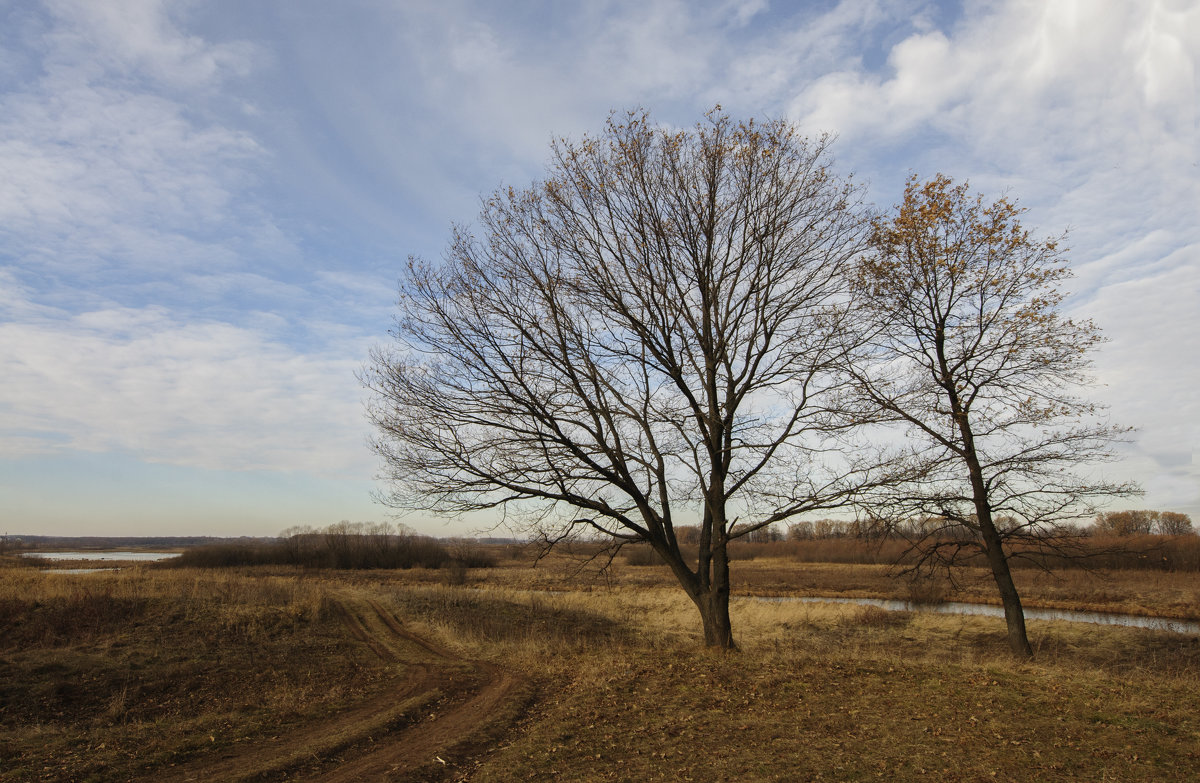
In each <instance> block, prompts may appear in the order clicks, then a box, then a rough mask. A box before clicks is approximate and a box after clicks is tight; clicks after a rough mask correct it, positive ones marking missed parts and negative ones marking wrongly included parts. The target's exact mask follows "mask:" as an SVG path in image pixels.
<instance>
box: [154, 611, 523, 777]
mask: <svg viewBox="0 0 1200 783" xmlns="http://www.w3.org/2000/svg"><path fill="white" fill-rule="evenodd" d="M334 609H335V611H336V612H337V614H338V616H339V617H340V619H341V621H342V622H343V624H344V625H345V626H346V628H347V629H349V631H350V632H351V633H352V634H353V635H354V636H355V637H356V638H357V639H358V640H359V641H361V642H362V643H363V644H364V645H366V646H367V647H368V648H370V649H371V650H372V651H373V652H374V653H375V655H377V656H378V657H379V658H380V660H381V661H383V662H384V663H385V664H386V665H389V666H397V667H401V668H402V669H403V672H404V673H403V676H402V677H400V678H399V680H392V681H391V683H390V685H389V687H388V688H387V689H386V690H385V691H383V692H380V693H378V694H376V695H374V696H371V697H369V698H367V699H365V700H363V701H361V702H359V703H358V704H356V705H354V706H353V707H350V708H348V709H345V710H342V711H340V712H337V713H335V714H332V715H330V716H329V717H328V718H327V719H325V720H319V721H316V722H312V723H307V724H305V725H303V726H301V727H298V728H296V729H295V730H292V731H288V732H286V733H283V734H281V735H278V736H274V737H270V738H268V739H264V740H261V741H257V742H250V743H247V744H245V745H242V746H239V747H232V748H224V749H222V751H221V752H220V753H219V754H216V755H210V756H204V757H201V758H198V759H196V760H194V761H192V762H190V763H187V764H185V765H181V766H179V767H174V768H170V769H167V770H161V771H157V772H156V773H155V774H154V775H153V776H152V777H153V780H154V781H156V783H159V782H160V781H161V782H162V783H172V782H174V781H213V780H221V781H231V782H232V781H251V780H312V781H327V782H328V783H344V782H348V781H365V780H385V779H403V780H448V779H459V778H461V777H463V776H464V775H465V774H466V773H467V771H468V770H469V769H471V768H473V765H474V760H473V757H472V756H473V754H477V753H479V752H480V751H482V750H484V749H485V747H486V746H487V745H488V744H490V743H491V742H493V741H494V740H495V738H496V737H497V736H498V735H499V734H500V733H501V732H503V731H504V730H505V729H506V728H507V727H508V726H509V725H511V723H512V722H513V721H515V719H516V718H517V717H518V716H519V714H520V712H521V711H522V710H523V709H524V707H525V706H526V705H527V704H528V703H529V701H530V700H531V699H532V695H533V691H532V686H531V684H530V683H529V682H528V681H527V680H525V679H523V678H521V677H518V676H516V675H513V674H510V673H508V672H506V671H504V670H502V669H500V668H499V667H497V666H494V665H492V664H488V663H484V662H476V661H467V660H464V659H461V658H458V657H456V656H455V655H453V654H452V653H450V652H448V651H446V650H443V649H441V648H439V647H437V646H435V645H433V644H431V643H430V642H428V641H426V640H424V639H421V638H419V637H417V636H415V635H413V634H412V633H410V632H408V631H407V630H406V629H405V628H404V627H403V625H402V624H401V623H400V621H399V620H398V619H397V618H396V617H395V616H394V615H393V614H392V613H391V612H389V611H388V610H387V609H385V608H384V607H383V606H381V605H380V604H379V603H378V602H376V601H375V600H373V599H370V598H361V597H355V596H350V595H345V594H344V595H341V596H339V597H338V599H337V601H336V603H335V604H334Z"/></svg>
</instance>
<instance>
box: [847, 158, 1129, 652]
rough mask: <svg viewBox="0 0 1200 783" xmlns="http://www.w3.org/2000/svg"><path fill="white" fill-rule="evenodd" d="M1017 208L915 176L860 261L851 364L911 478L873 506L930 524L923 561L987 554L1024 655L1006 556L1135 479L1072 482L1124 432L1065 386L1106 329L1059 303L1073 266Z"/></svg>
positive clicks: (1056, 533)
mask: <svg viewBox="0 0 1200 783" xmlns="http://www.w3.org/2000/svg"><path fill="white" fill-rule="evenodd" d="M1021 212H1022V210H1021V209H1020V208H1018V207H1017V205H1016V204H1014V203H1012V202H1010V201H1008V200H1007V199H1003V198H1002V199H999V200H997V201H994V202H992V203H986V202H985V201H984V200H983V198H982V197H980V196H974V197H972V196H971V195H970V194H969V193H968V190H967V186H966V185H955V184H954V183H952V182H951V181H950V180H949V179H948V178H947V177H944V176H940V175H939V176H937V177H935V178H933V179H932V180H930V181H929V182H927V183H920V182H918V181H917V179H916V178H915V177H914V178H912V179H911V180H910V181H909V183H908V187H907V189H906V190H905V194H904V201H903V203H902V204H901V205H899V207H898V208H897V209H896V212H895V213H894V214H893V215H891V216H890V217H887V218H885V219H880V220H878V221H877V222H876V223H875V226H874V232H873V236H872V246H873V252H872V253H871V254H870V255H869V256H868V257H867V258H866V259H865V261H864V262H863V264H862V265H861V267H860V269H859V274H858V279H857V294H858V297H859V300H860V304H861V313H862V315H863V321H862V328H863V329H864V331H865V335H864V338H865V339H864V341H863V344H864V345H866V346H867V349H866V350H865V351H864V352H863V353H862V354H861V355H859V357H858V361H857V362H856V364H855V366H854V367H853V368H852V369H851V371H852V372H853V374H854V375H855V377H856V379H857V388H856V390H855V391H856V395H857V399H856V401H855V403H854V405H855V406H856V407H857V409H858V415H859V417H860V419H862V420H873V419H877V418H882V419H883V420H886V421H891V422H893V423H895V424H898V425H901V426H903V427H904V428H906V430H907V435H908V438H907V440H906V445H905V446H904V447H901V448H898V451H900V452H901V453H903V454H905V456H906V459H907V461H908V474H907V477H906V479H905V480H903V481H900V482H898V483H896V484H895V485H893V486H890V487H881V488H879V491H877V492H876V493H875V494H874V498H873V500H874V503H873V505H872V506H871V507H870V509H871V511H873V512H874V513H877V514H883V513H886V514H888V515H889V516H891V517H893V518H895V519H911V518H924V519H928V520H931V521H934V522H935V524H933V525H932V527H930V528H926V529H925V531H924V532H923V536H922V538H921V539H920V543H921V544H922V546H921V548H920V549H919V552H920V553H921V554H922V555H923V556H924V557H925V558H926V562H943V563H945V562H954V561H955V560H956V559H957V558H958V556H959V555H961V554H966V553H970V552H980V551H982V553H983V555H984V556H985V558H986V561H987V563H988V566H989V567H990V569H991V572H992V576H993V578H994V579H995V582H996V586H997V589H998V590H999V593H1000V598H1001V601H1002V602H1003V604H1004V611H1005V618H1006V622H1007V626H1008V640H1009V645H1010V646H1011V648H1012V650H1013V652H1014V653H1015V654H1017V655H1021V656H1029V655H1031V654H1032V650H1031V647H1030V645H1029V640H1028V636H1027V634H1026V630H1025V616H1024V611H1023V609H1022V607H1021V599H1020V596H1019V594H1018V592H1017V587H1016V585H1015V583H1014V582H1013V578H1012V573H1011V570H1010V566H1009V560H1010V558H1011V557H1013V556H1014V555H1021V554H1023V553H1025V552H1029V551H1030V550H1032V549H1036V548H1044V547H1046V546H1055V545H1056V544H1057V543H1059V542H1061V541H1063V540H1064V539H1063V538H1061V537H1060V536H1061V533H1062V532H1063V531H1062V529H1061V528H1060V526H1061V525H1062V524H1063V523H1065V522H1070V521H1074V520H1079V519H1082V518H1087V517H1088V516H1091V515H1092V514H1093V513H1095V508H1094V502H1095V501H1097V500H1099V499H1107V498H1111V497H1113V496H1122V495H1127V494H1130V493H1131V492H1134V491H1135V488H1134V487H1132V486H1129V485H1125V484H1116V483H1111V482H1108V481H1104V480H1097V479H1092V478H1088V477H1083V476H1080V475H1076V474H1077V473H1079V472H1080V471H1077V470H1076V469H1077V468H1078V467H1079V466H1081V465H1083V464H1085V463H1090V462H1095V461H1102V460H1105V459H1107V458H1109V456H1110V454H1109V450H1108V447H1109V445H1110V444H1111V443H1112V441H1113V440H1114V439H1115V438H1119V437H1120V435H1121V433H1122V431H1121V430H1119V429H1116V428H1113V427H1111V426H1109V425H1108V424H1107V423H1105V422H1104V421H1102V420H1099V419H1098V418H1097V415H1096V414H1097V407H1096V406H1095V405H1093V404H1090V403H1088V402H1086V401H1084V400H1082V399H1080V398H1079V397H1076V396H1073V394H1072V390H1073V389H1078V388H1079V387H1080V386H1081V385H1084V384H1085V383H1086V382H1087V381H1088V373H1087V370H1088V368H1089V361H1090V360H1089V351H1090V349H1091V348H1093V347H1094V346H1095V345H1096V344H1097V343H1098V342H1099V341H1100V335H1099V332H1098V330H1097V329H1096V327H1095V326H1094V325H1093V324H1092V323H1091V322H1088V321H1075V320H1072V319H1069V318H1066V317H1064V316H1063V315H1062V314H1061V313H1060V312H1059V310H1060V306H1061V304H1062V301H1063V296H1064V294H1063V293H1062V291H1061V290H1060V289H1059V285H1060V284H1061V283H1062V281H1064V280H1065V279H1066V278H1067V277H1068V276H1069V274H1070V273H1069V270H1068V269H1067V265H1066V261H1065V259H1064V258H1063V255H1062V251H1061V250H1060V248H1059V244H1058V241H1057V240H1054V239H1036V238H1034V237H1032V236H1031V235H1030V234H1029V232H1027V231H1026V230H1025V229H1024V228H1022V226H1021V224H1020V221H1019V219H1018V218H1019V216H1020V214H1021Z"/></svg>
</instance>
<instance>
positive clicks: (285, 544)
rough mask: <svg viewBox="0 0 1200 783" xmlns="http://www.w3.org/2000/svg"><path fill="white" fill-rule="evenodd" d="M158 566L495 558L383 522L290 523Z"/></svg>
mask: <svg viewBox="0 0 1200 783" xmlns="http://www.w3.org/2000/svg"><path fill="white" fill-rule="evenodd" d="M163 565H164V566H170V567H176V566H178V567H195V568H220V567H228V566H254V565H292V566H303V567H306V568H345V569H367V568H417V567H419V568H444V567H452V566H453V567H458V568H486V567H489V566H492V565H495V559H494V558H493V557H492V556H491V555H490V554H489V553H488V552H487V551H486V550H485V549H483V548H482V546H480V545H479V544H478V543H476V542H474V541H469V540H452V541H441V540H439V539H436V538H431V537H429V536H422V535H417V534H416V533H413V532H412V531H409V530H406V529H404V528H397V527H396V526H394V525H391V524H388V523H386V522H382V523H362V522H346V521H342V522H338V523H336V524H333V525H330V526H329V527H327V528H323V529H313V528H309V527H304V528H290V529H288V530H285V531H284V532H283V533H282V534H281V536H280V537H279V538H277V539H272V540H267V541H261V540H260V541H250V542H229V541H223V542H221V543H216V544H208V545H204V546H197V547H192V548H190V549H186V550H184V552H183V553H182V554H181V555H180V556H179V557H177V558H173V559H171V560H170V561H166V562H164V564H163Z"/></svg>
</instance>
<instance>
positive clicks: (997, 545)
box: [980, 520, 1033, 658]
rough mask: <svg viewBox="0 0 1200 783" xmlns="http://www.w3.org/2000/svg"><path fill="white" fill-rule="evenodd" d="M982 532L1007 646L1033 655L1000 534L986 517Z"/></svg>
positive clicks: (1022, 656)
mask: <svg viewBox="0 0 1200 783" xmlns="http://www.w3.org/2000/svg"><path fill="white" fill-rule="evenodd" d="M980 532H981V533H982V534H983V543H984V549H985V551H986V552H987V559H988V565H990V566H991V567H992V578H993V579H995V580H996V588H997V589H998V590H999V591H1000V602H1001V603H1002V604H1003V605H1004V622H1005V623H1006V624H1007V625H1008V646H1009V648H1010V649H1011V650H1012V652H1013V655H1016V656H1018V657H1021V658H1032V657H1033V648H1032V647H1030V646H1029V636H1028V635H1027V634H1026V633H1025V610H1024V608H1023V607H1022V606H1021V596H1020V595H1019V594H1018V593H1017V586H1016V585H1015V584H1014V583H1013V580H1012V571H1011V570H1010V569H1009V567H1008V558H1007V557H1005V556H1004V549H1003V546H1002V544H1001V542H1000V536H999V534H997V532H996V529H995V527H993V526H992V524H991V521H990V520H989V521H988V522H987V523H986V524H982V523H981V525H980Z"/></svg>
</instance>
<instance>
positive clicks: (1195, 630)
mask: <svg viewBox="0 0 1200 783" xmlns="http://www.w3.org/2000/svg"><path fill="white" fill-rule="evenodd" d="M744 600H752V601H776V602H779V603H783V602H786V601H799V602H801V603H831V604H858V605H859V606H878V607H879V608H881V609H887V610H888V611H890V612H934V613H936V614H968V615H981V616H984V617H1003V616H1004V609H1003V608H1002V607H999V606H988V605H987V604H968V603H959V602H949V603H943V604H915V603H913V602H912V601H896V600H889V599H886V598H810V597H806V596H800V597H781V598H749V599H744ZM1025 619H1027V620H1065V621H1067V622H1072V623H1097V624H1099V625H1123V626H1128V627H1131V628H1151V629H1154V630H1156V631H1170V632H1172V633H1183V634H1196V635H1200V623H1198V622H1193V621H1189V620H1176V619H1173V618H1170V617H1143V616H1141V615H1136V614H1116V613H1112V612H1076V611H1072V610H1070V609H1026V610H1025Z"/></svg>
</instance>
